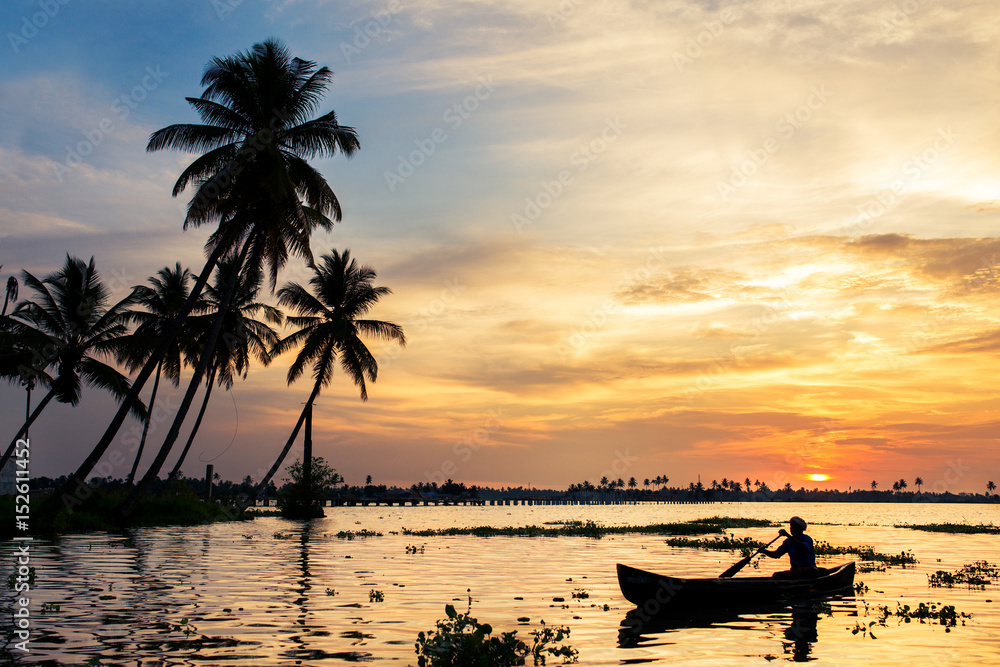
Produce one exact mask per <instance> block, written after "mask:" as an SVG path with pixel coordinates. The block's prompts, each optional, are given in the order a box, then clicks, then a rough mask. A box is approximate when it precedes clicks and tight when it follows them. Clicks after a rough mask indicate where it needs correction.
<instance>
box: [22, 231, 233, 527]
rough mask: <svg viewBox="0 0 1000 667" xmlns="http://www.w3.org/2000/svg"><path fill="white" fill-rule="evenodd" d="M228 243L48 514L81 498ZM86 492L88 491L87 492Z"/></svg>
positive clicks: (219, 246) (221, 246)
mask: <svg viewBox="0 0 1000 667" xmlns="http://www.w3.org/2000/svg"><path fill="white" fill-rule="evenodd" d="M226 247H227V244H225V243H221V242H220V243H218V244H217V245H216V247H215V249H214V250H213V251H212V254H211V255H210V256H209V258H208V261H207V262H206V263H205V268H204V269H202V272H201V275H199V276H198V280H196V281H195V283H194V286H192V288H191V293H190V294H189V295H188V299H187V301H186V302H184V307H183V308H181V310H180V312H179V313H177V317H176V318H174V321H173V324H171V325H170V328H168V329H167V332H166V333H165V334H164V335H163V338H162V339H161V340H160V344H159V345H157V346H156V349H155V350H153V353H152V354H151V355H149V359H148V360H147V361H146V365H145V366H143V367H142V370H140V371H139V375H138V376H137V377H136V378H135V381H134V382H132V386H131V387H130V388H129V392H128V394H127V395H126V396H125V398H124V399H123V400H122V402H121V405H120V406H118V412H117V413H115V416H114V418H112V420H111V423H110V424H109V425H108V428H107V430H105V431H104V435H102V436H101V439H100V440H99V441H98V442H97V445H95V446H94V449H93V450H92V451H91V452H90V454H89V455H88V456H87V458H86V459H84V461H83V463H81V464H80V467H79V468H77V470H76V472H74V473H73V474H72V475H70V476H69V479H67V480H66V483H65V484H63V485H62V487H61V488H60V489H59V490H58V491H56V492H55V493H53V494H52V495H51V496H49V498H48V500H47V501H46V503H45V506H44V507H43V508H42V511H43V512H44V513H47V514H54V513H55V511H57V510H58V509H59V505H62V506H63V507H66V508H67V509H72V508H73V507H74V506H75V505H78V504H79V503H80V502H81V497H84V494H83V493H80V494H79V496H78V494H77V492H78V491H81V490H82V488H81V487H84V486H86V484H85V480H86V478H87V475H89V474H90V472H91V471H92V470H93V469H94V466H96V465H97V462H98V461H100V460H101V457H103V456H104V453H105V452H106V451H107V450H108V447H109V446H110V445H111V441H112V440H113V439H114V437H115V435H117V434H118V430H119V429H120V428H121V426H122V424H123V423H125V417H126V416H127V415H128V413H129V411H130V410H131V409H132V406H133V405H135V402H136V401H137V400H139V392H140V391H141V390H142V387H143V386H144V385H145V384H146V381H147V380H148V379H149V376H150V375H152V374H153V370H154V369H155V368H156V365H157V364H158V363H160V360H161V359H162V358H163V355H164V354H166V352H167V348H168V347H169V346H170V343H171V341H173V339H174V337H175V336H176V335H177V332H178V331H180V328H181V324H182V323H183V322H184V319H185V318H186V317H187V316H188V314H189V313H190V312H191V310H192V309H193V308H194V305H195V303H197V301H198V297H199V296H201V290H202V288H204V287H205V285H206V284H207V283H208V279H209V278H210V277H211V275H212V271H214V270H215V265H216V263H217V262H218V261H219V258H220V257H222V254H223V253H224V252H225V251H226ZM88 495H89V494H88Z"/></svg>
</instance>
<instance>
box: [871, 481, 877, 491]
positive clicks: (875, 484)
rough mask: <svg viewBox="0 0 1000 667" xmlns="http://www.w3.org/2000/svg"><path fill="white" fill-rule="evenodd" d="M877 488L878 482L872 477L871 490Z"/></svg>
mask: <svg viewBox="0 0 1000 667" xmlns="http://www.w3.org/2000/svg"><path fill="white" fill-rule="evenodd" d="M877 488H878V482H876V481H875V480H874V479H873V480H872V491H874V490H876V489H877Z"/></svg>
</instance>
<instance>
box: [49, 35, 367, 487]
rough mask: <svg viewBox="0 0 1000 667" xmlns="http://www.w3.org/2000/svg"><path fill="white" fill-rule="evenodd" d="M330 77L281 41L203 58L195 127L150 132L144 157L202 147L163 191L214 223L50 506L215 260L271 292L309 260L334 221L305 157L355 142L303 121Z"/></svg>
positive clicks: (336, 212)
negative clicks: (134, 368) (250, 272)
mask: <svg viewBox="0 0 1000 667" xmlns="http://www.w3.org/2000/svg"><path fill="white" fill-rule="evenodd" d="M332 77H333V72H331V71H330V70H329V69H328V68H326V67H317V65H316V63H314V62H312V61H308V60H302V59H300V58H292V57H291V56H290V54H289V53H288V49H287V48H286V47H285V46H284V45H283V44H282V43H281V42H279V41H277V40H273V39H272V40H267V41H265V42H261V43H259V44H256V45H254V46H253V48H252V49H250V50H249V51H247V52H245V53H239V54H236V55H235V56H229V57H225V58H219V57H216V58H213V59H212V60H211V61H210V62H209V64H208V66H207V67H206V69H205V73H204V76H203V77H202V85H203V86H206V88H205V90H204V92H203V93H202V95H201V97H198V98H187V101H188V103H189V104H191V106H192V107H194V109H195V111H196V112H197V113H198V114H199V116H201V119H202V121H203V123H202V124H196V125H192V124H180V125H171V126H169V127H165V128H163V129H161V130H158V131H156V132H154V133H153V134H152V135H151V136H150V139H149V143H148V144H147V146H146V150H147V151H157V150H162V149H167V148H170V149H176V150H182V151H186V152H196V153H198V152H203V151H204V153H203V154H202V155H201V156H200V157H198V158H197V159H196V160H195V161H194V162H192V163H191V164H190V165H189V166H188V167H187V168H186V169H185V170H184V171H183V172H182V173H181V175H180V177H179V178H178V179H177V182H176V183H175V184H174V189H173V194H174V196H177V195H179V194H180V193H181V192H183V191H184V190H185V189H187V187H188V186H192V187H193V188H194V190H195V194H194V197H193V198H192V199H191V201H190V202H189V204H188V209H187V215H186V217H185V220H184V228H185V229H186V228H187V227H189V226H194V227H198V226H201V225H205V224H215V225H217V229H216V230H215V232H213V234H212V235H211V236H210V237H209V241H208V245H207V250H208V251H209V257H208V261H207V262H206V263H205V267H204V269H203V270H202V272H201V274H199V276H198V279H197V280H196V281H195V283H194V285H193V287H192V288H191V293H190V295H189V297H188V301H187V302H186V303H185V305H184V308H183V309H182V310H181V313H179V314H178V316H177V318H176V319H175V321H174V324H173V326H171V328H170V330H169V331H168V332H167V334H166V335H165V336H164V338H163V339H162V340H161V342H160V345H159V346H158V347H157V349H156V350H155V351H154V353H153V354H152V355H151V356H150V358H149V359H148V360H147V361H146V364H145V365H144V366H143V368H142V370H141V371H140V373H139V375H138V376H137V377H136V379H135V382H134V383H133V386H132V391H131V392H130V393H129V394H128V396H127V397H126V399H125V401H123V403H122V407H121V409H119V411H118V413H117V414H116V415H115V417H114V419H113V420H112V421H111V423H110V424H109V426H108V428H107V430H106V431H105V433H104V435H103V436H102V437H101V439H100V441H99V442H98V443H97V445H95V447H94V449H93V450H92V451H91V453H90V455H89V456H88V457H87V458H86V459H85V460H84V462H83V463H82V464H81V465H80V467H79V468H78V469H77V471H76V472H74V473H73V475H71V476H70V477H69V479H68V480H67V481H66V483H65V485H64V486H63V488H62V489H61V490H60V492H59V493H56V494H53V504H52V507H54V506H55V503H56V502H57V500H56V499H57V498H61V497H63V496H64V495H65V494H66V493H71V492H72V490H74V489H75V488H76V487H77V486H78V485H80V484H81V483H82V481H83V480H84V479H85V478H86V476H87V474H89V472H90V471H91V470H92V469H93V467H94V465H96V464H97V462H98V461H99V460H100V458H101V457H102V456H103V455H104V452H105V451H106V450H107V448H108V446H109V445H110V444H111V441H112V439H113V438H114V436H115V434H116V433H117V432H118V429H119V428H120V427H121V424H122V422H123V421H124V419H125V412H124V411H125V410H127V409H128V408H130V407H131V404H132V403H133V402H134V401H136V400H138V393H139V390H140V389H141V388H142V386H143V385H144V384H145V382H146V380H147V379H148V378H149V376H150V375H151V374H152V372H153V370H154V368H155V367H156V364H157V363H159V360H160V357H161V356H162V355H163V354H164V352H165V351H166V348H167V346H168V345H169V343H170V340H171V338H172V336H174V335H176V333H177V332H178V330H179V329H180V324H181V321H182V320H183V318H184V317H186V316H187V314H188V313H189V312H190V311H191V309H192V308H193V307H194V304H195V301H196V299H197V298H198V297H199V295H200V294H201V291H202V289H203V288H204V286H205V285H206V284H207V283H208V280H209V278H210V276H211V275H212V271H213V270H214V269H215V265H216V262H218V261H219V260H220V259H221V258H222V257H223V256H224V255H226V254H227V253H228V254H236V252H237V251H238V250H240V249H242V250H241V251H240V252H241V255H240V256H241V259H242V260H244V261H245V262H247V263H248V265H249V266H251V267H252V268H253V269H254V270H262V268H263V266H264V265H265V264H266V265H268V267H269V270H270V276H271V286H272V289H273V288H274V286H275V284H276V281H277V274H278V270H279V269H280V268H281V267H282V266H283V265H284V264H285V262H286V261H287V259H288V257H289V256H290V255H291V254H296V255H299V256H301V257H303V258H305V259H306V261H307V263H311V262H312V251H311V249H310V245H309V238H310V235H311V233H312V231H313V230H314V229H316V228H317V227H320V228H323V229H331V228H332V227H333V223H334V221H339V220H340V219H341V217H342V212H341V207H340V202H339V200H338V199H337V196H336V195H335V194H334V192H333V190H332V189H331V188H330V186H329V185H328V184H327V182H326V180H325V179H324V178H323V176H322V175H321V174H320V173H319V172H317V171H316V170H315V169H313V167H311V166H310V165H309V164H308V162H306V159H307V158H314V157H332V156H334V155H335V154H336V153H338V152H340V153H343V154H344V155H346V156H348V157H350V156H351V155H353V153H354V151H356V150H357V149H358V148H359V146H360V144H359V142H358V137H357V133H356V132H355V131H354V129H353V128H350V127H346V126H342V125H340V124H339V123H338V122H337V117H336V114H335V113H334V112H332V111H331V112H328V113H326V114H324V115H322V116H320V117H318V118H312V116H313V115H314V113H315V112H316V110H317V108H318V106H319V102H320V99H321V97H322V94H323V93H324V92H325V91H326V89H327V87H328V86H329V85H330V82H331V79H332ZM303 200H304V201H303ZM239 263H240V265H242V264H243V261H241V262H239ZM233 280H234V281H235V276H234V277H233ZM221 327H222V322H221V319H219V320H217V321H216V327H215V328H214V329H213V332H212V334H210V336H209V338H208V340H207V341H206V346H205V347H206V349H214V345H215V339H216V338H217V336H218V331H219V330H221ZM208 361H209V356H206V357H205V358H204V359H203V360H202V362H203V363H200V364H199V365H198V366H197V367H196V368H195V372H194V377H192V379H191V386H190V387H189V390H188V392H187V393H186V394H185V397H184V400H183V401H182V403H181V406H180V409H179V410H178V414H177V418H176V419H175V420H174V425H173V426H171V429H170V432H169V433H168V434H167V441H170V444H172V441H175V440H176V438H177V435H178V434H179V432H180V423H181V422H182V421H183V419H184V416H186V414H187V410H188V409H189V408H190V405H191V402H192V401H193V399H194V393H195V391H196V390H197V387H198V386H199V385H200V383H201V379H202V377H203V376H204V373H205V369H206V368H207V364H208ZM167 441H165V442H164V446H166V445H167V444H168V443H167Z"/></svg>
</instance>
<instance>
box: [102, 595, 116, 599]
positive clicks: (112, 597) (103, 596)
mask: <svg viewBox="0 0 1000 667" xmlns="http://www.w3.org/2000/svg"><path fill="white" fill-rule="evenodd" d="M99 597H100V599H101V600H115V599H117V598H118V596H117V595H101V596H99Z"/></svg>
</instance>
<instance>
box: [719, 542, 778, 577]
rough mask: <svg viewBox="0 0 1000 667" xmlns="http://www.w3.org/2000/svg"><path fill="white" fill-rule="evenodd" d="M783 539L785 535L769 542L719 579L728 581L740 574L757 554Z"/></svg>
mask: <svg viewBox="0 0 1000 667" xmlns="http://www.w3.org/2000/svg"><path fill="white" fill-rule="evenodd" d="M782 537H784V536H783V535H778V537H776V538H774V539H773V540H771V541H770V542H768V543H767V544H765V545H764V546H762V547H761V548H760V549H757V551H754V552H753V553H752V554H750V555H749V556H747V557H746V558H744V559H743V560H741V561H739V562H738V563H735V564H734V565H733V566H732V567H730V568H729V569H728V570H726V571H725V572H723V573H722V574H720V575H719V579H728V578H729V577H731V576H733V575H734V574H736V573H737V572H739V571H740V570H742V569H743V568H744V567H746V564H747V563H749V562H750V559H751V558H753V557H754V556H756V555H757V554H759V553H760V552H761V551H762V550H763V549H766V548H768V547H769V546H771V545H772V544H774V543H775V542H777V541H778V540H779V539H781V538H782Z"/></svg>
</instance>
